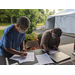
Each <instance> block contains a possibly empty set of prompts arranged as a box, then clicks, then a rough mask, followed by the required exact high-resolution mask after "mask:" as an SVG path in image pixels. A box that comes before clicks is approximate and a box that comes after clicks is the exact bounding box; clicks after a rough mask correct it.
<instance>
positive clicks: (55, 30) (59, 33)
mask: <svg viewBox="0 0 75 75" xmlns="http://www.w3.org/2000/svg"><path fill="white" fill-rule="evenodd" d="M53 31H54V33H55V34H56V35H57V37H60V36H61V34H62V30H61V29H60V28H54V29H53Z"/></svg>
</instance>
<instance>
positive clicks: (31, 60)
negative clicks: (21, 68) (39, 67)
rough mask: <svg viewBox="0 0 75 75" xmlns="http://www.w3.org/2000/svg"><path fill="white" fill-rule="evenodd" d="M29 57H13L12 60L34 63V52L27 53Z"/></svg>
mask: <svg viewBox="0 0 75 75" xmlns="http://www.w3.org/2000/svg"><path fill="white" fill-rule="evenodd" d="M27 54H28V55H27V56H26V57H23V56H21V55H13V56H12V57H11V58H10V59H12V60H17V61H19V63H23V62H33V61H34V52H27Z"/></svg>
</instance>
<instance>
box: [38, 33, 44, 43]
mask: <svg viewBox="0 0 75 75" xmlns="http://www.w3.org/2000/svg"><path fill="white" fill-rule="evenodd" d="M42 34H43V33H41V34H39V35H38V39H39V42H40V41H41V37H42Z"/></svg>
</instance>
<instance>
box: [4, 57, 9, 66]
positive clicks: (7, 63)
mask: <svg viewBox="0 0 75 75" xmlns="http://www.w3.org/2000/svg"><path fill="white" fill-rule="evenodd" d="M5 60H6V65H9V62H8V58H7V57H6V58H5Z"/></svg>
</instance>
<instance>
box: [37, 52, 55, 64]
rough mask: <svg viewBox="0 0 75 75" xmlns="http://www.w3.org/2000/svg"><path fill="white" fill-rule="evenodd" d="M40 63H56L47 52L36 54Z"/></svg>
mask: <svg viewBox="0 0 75 75" xmlns="http://www.w3.org/2000/svg"><path fill="white" fill-rule="evenodd" d="M36 58H37V60H38V62H39V64H40V65H43V64H49V63H54V62H53V61H52V59H51V58H50V56H49V55H48V54H47V53H44V54H40V55H36Z"/></svg>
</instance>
